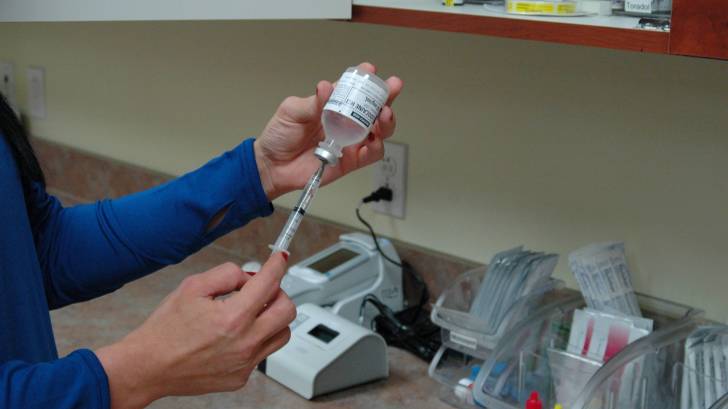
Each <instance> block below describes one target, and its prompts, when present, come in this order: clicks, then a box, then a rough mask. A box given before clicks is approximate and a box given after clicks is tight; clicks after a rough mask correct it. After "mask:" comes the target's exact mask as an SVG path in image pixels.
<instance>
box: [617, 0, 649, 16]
mask: <svg viewBox="0 0 728 409" xmlns="http://www.w3.org/2000/svg"><path fill="white" fill-rule="evenodd" d="M652 3H653V0H626V1H625V2H624V11H627V12H630V13H644V14H650V13H652V12H653V11H654V10H653V8H652V5H653V4H652Z"/></svg>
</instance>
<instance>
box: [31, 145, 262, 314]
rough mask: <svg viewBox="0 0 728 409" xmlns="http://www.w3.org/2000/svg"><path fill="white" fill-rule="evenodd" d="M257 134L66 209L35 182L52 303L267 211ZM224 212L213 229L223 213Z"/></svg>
mask: <svg viewBox="0 0 728 409" xmlns="http://www.w3.org/2000/svg"><path fill="white" fill-rule="evenodd" d="M253 142H254V140H253V139H249V140H246V141H245V142H243V143H242V144H240V145H239V146H238V147H236V148H235V149H233V150H231V151H229V152H226V153H224V154H223V155H221V156H219V157H217V158H215V159H213V160H212V161H210V162H208V163H207V164H205V165H204V166H202V167H201V168H199V169H197V170H195V171H193V172H190V173H188V174H186V175H183V176H181V177H179V178H177V179H174V180H172V181H170V182H167V183H165V184H163V185H160V186H158V187H155V188H152V189H149V190H146V191H143V192H139V193H135V194H131V195H129V196H125V197H121V198H119V199H115V200H102V201H99V202H96V203H94V204H87V205H80V206H74V207H69V208H63V207H62V206H61V205H60V203H59V202H58V200H57V199H56V198H55V197H53V196H50V195H48V194H47V193H46V192H45V189H44V188H43V187H42V186H40V185H37V186H36V187H35V191H34V194H33V200H32V201H31V206H29V207H30V209H31V220H32V223H33V230H34V234H35V237H36V247H37V249H38V254H39V259H40V262H41V269H42V270H43V273H44V280H45V290H46V297H47V299H48V304H49V306H50V307H51V308H58V307H61V306H64V305H66V304H70V303H73V302H78V301H83V300H87V299H91V298H94V297H98V296H100V295H103V294H106V293H108V292H111V291H114V290H116V289H117V288H119V287H121V286H122V285H124V284H125V283H127V282H129V281H132V280H135V279H137V278H140V277H142V276H144V275H146V274H149V273H151V272H153V271H156V270H158V269H160V268H161V267H164V266H166V265H169V264H175V263H178V262H180V261H182V260H183V259H185V258H186V257H187V256H189V255H190V254H192V253H194V252H196V251H198V250H199V249H201V248H202V247H203V246H205V245H207V244H209V243H210V242H212V241H213V240H215V239H217V238H218V237H220V236H222V235H224V234H225V233H228V232H230V231H231V230H233V229H236V228H238V227H240V226H243V225H245V224H246V223H247V222H248V221H250V220H252V219H253V218H255V217H259V216H266V215H269V214H270V213H271V212H272V211H273V207H272V205H271V203H270V202H269V201H268V198H267V197H266V195H265V192H264V191H263V187H262V186H261V182H260V176H259V174H258V168H257V164H256V162H255V154H254V152H253ZM223 210H227V212H226V213H225V217H224V218H223V219H222V220H221V221H220V222H219V224H217V225H216V226H215V227H214V228H212V230H209V231H208V230H207V229H208V226H209V224H210V221H211V220H212V219H213V217H214V216H215V215H216V214H218V213H219V212H221V211H223Z"/></svg>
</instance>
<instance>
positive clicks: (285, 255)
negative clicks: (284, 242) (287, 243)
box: [281, 251, 288, 263]
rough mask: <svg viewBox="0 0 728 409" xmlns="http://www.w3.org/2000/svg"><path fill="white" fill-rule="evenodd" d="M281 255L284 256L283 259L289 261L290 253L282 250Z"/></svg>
mask: <svg viewBox="0 0 728 409" xmlns="http://www.w3.org/2000/svg"><path fill="white" fill-rule="evenodd" d="M281 256H283V260H286V263H288V253H286V252H285V251H281Z"/></svg>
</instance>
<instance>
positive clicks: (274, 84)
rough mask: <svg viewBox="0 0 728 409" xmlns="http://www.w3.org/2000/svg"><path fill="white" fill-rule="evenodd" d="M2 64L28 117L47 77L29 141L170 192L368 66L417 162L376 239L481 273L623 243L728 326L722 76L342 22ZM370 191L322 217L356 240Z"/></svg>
mask: <svg viewBox="0 0 728 409" xmlns="http://www.w3.org/2000/svg"><path fill="white" fill-rule="evenodd" d="M0 60H9V61H12V62H14V63H15V64H16V67H15V68H16V71H17V72H19V73H20V74H21V75H20V78H19V79H18V80H19V81H18V82H19V90H18V91H19V99H20V100H21V101H24V100H25V86H24V85H25V83H24V72H25V68H26V67H27V66H28V65H33V64H36V65H41V66H44V67H45V68H46V76H47V100H48V118H47V119H46V120H42V121H34V122H33V124H32V128H33V132H34V133H35V134H37V135H39V136H41V137H44V138H47V139H51V140H54V141H58V142H61V143H64V144H68V145H72V146H77V147H80V148H83V149H85V150H89V151H92V152H97V153H99V154H102V155H108V156H112V157H115V158H118V159H121V160H124V161H128V162H132V163H135V164H140V165H144V166H146V167H149V168H153V169H157V170H161V171H164V172H169V173H175V174H179V173H182V172H184V171H186V170H189V169H192V168H194V167H195V166H197V165H199V164H201V163H202V162H204V161H205V160H206V159H207V158H209V157H211V156H213V155H215V154H216V153H218V152H220V151H222V150H223V149H226V148H228V147H231V146H233V145H234V144H236V143H237V142H238V141H240V140H241V138H244V137H246V136H249V135H255V134H257V133H258V132H259V131H260V130H261V128H262V127H263V126H264V124H265V122H266V120H267V118H268V117H269V116H270V114H271V113H272V112H273V111H274V109H275V107H276V106H277V104H278V102H279V101H280V100H281V99H282V98H283V97H285V96H286V95H289V94H299V95H302V94H308V93H311V92H313V90H314V84H315V83H316V81H317V80H318V79H321V78H335V77H336V76H337V75H338V74H339V72H340V71H341V70H342V69H344V68H345V67H347V66H348V65H350V64H354V63H356V62H359V61H361V60H371V61H373V62H376V63H377V64H378V65H379V66H380V70H381V73H382V74H384V75H389V74H393V73H396V74H398V75H400V76H401V77H402V78H403V79H404V80H405V83H406V89H405V93H404V94H403V95H402V97H401V98H400V100H399V101H398V103H397V105H396V110H397V114H398V117H399V131H398V133H397V135H396V137H395V140H397V141H400V142H404V143H407V144H409V145H410V169H409V190H408V198H407V200H408V206H407V218H406V220H404V221H393V220H389V219H388V218H386V217H382V216H375V215H370V216H369V217H370V218H371V219H372V220H375V226H376V228H377V230H379V231H380V232H382V233H383V234H386V235H390V236H393V237H396V238H399V239H402V240H405V241H409V242H413V243H417V244H420V245H422V246H425V247H430V248H434V249H438V250H442V251H446V252H449V253H453V254H456V255H459V256H463V257H467V258H470V259H475V260H479V261H482V262H486V261H488V259H489V258H490V257H491V255H492V254H493V253H494V252H495V251H496V250H499V249H504V248H506V247H509V246H514V245H517V244H525V245H527V246H529V247H532V248H536V249H543V250H549V251H556V252H559V253H561V254H562V255H564V256H563V257H562V260H563V259H565V255H566V254H567V253H568V251H569V250H572V249H574V248H576V247H578V246H580V245H583V244H586V243H589V242H592V241H597V240H609V239H623V240H625V241H626V242H627V246H628V249H629V258H630V263H631V266H632V268H633V270H634V281H635V285H636V287H637V289H638V290H640V291H643V292H647V293H650V294H653V295H657V296H661V297H667V298H672V299H675V300H678V301H681V302H684V303H688V304H692V305H695V306H699V307H703V308H705V309H707V310H708V311H709V313H710V316H711V317H713V318H717V319H720V320H725V319H727V318H728V302H726V301H725V300H726V294H728V268H727V267H726V266H727V265H728V239H727V237H728V177H727V176H728V160H726V158H727V157H728V138H726V129H727V128H728V63H727V62H717V61H709V60H701V59H688V58H680V57H668V56H661V55H646V54H639V53H628V52H619V51H611V50H602V49H594V48H586V47H571V46H561V45H553V44H542V43H535V42H528V41H514V40H504V39H494V38H488V37H479V36H469V35H460V34H447V33H435V32H428V31H417V30H408V29H397V28H388V27H379V26H370V25H364V24H349V23H342V22H293V23H292V22H259V23H250V22H240V23H237V22H226V23H195V22H191V23H190V22H186V23H117V24H98V23H91V24H89V23H84V24H21V25H18V24H3V25H0ZM370 176H371V175H370V173H369V171H368V170H367V171H362V172H360V173H358V174H355V175H352V176H351V177H349V178H348V179H345V180H343V181H341V182H340V183H337V184H335V185H333V186H330V187H327V188H325V189H324V190H323V191H322V192H321V193H320V195H319V197H318V198H317V200H316V202H315V203H314V206H313V209H312V212H313V213H315V214H316V215H318V216H321V217H324V218H328V219H331V220H335V221H337V222H341V223H345V224H349V225H353V226H357V223H356V221H355V218H354V217H353V207H354V206H355V204H356V202H357V200H358V199H359V198H360V197H361V196H363V195H364V194H366V193H368V192H369V190H370V188H371V186H370ZM293 200H294V198H293V197H286V198H283V199H281V200H280V201H279V204H281V205H284V206H290V205H291V203H292V201H293ZM357 227H358V226H357ZM558 275H559V276H560V277H563V278H566V279H567V281H568V282H569V283H570V284H571V285H573V283H574V282H573V280H572V278H571V274H570V273H569V271H568V267H567V266H566V264H565V263H564V262H563V261H562V263H561V265H559V271H558Z"/></svg>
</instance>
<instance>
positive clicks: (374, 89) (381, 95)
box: [324, 72, 389, 129]
mask: <svg viewBox="0 0 728 409" xmlns="http://www.w3.org/2000/svg"><path fill="white" fill-rule="evenodd" d="M388 96H389V95H388V92H387V90H385V89H382V88H381V87H380V86H378V85H377V84H375V83H374V82H372V81H370V80H369V79H368V78H367V77H365V76H362V75H358V74H355V73H353V72H345V73H344V74H343V75H342V76H341V78H340V79H339V82H338V83H337V84H336V88H334V92H333V93H332V94H331V98H329V100H328V102H326V105H325V106H324V109H325V110H328V111H334V112H337V113H339V114H342V115H345V116H347V117H349V118H351V119H353V120H354V121H356V122H358V123H360V124H361V125H362V126H363V127H365V128H367V129H369V128H371V126H372V125H373V124H374V120H375V119H377V116H378V115H379V111H380V110H381V109H382V106H384V103H385V102H387V97H388Z"/></svg>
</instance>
